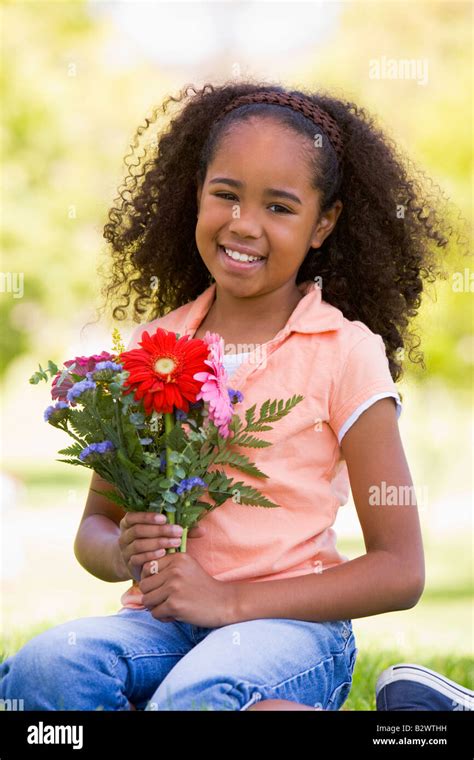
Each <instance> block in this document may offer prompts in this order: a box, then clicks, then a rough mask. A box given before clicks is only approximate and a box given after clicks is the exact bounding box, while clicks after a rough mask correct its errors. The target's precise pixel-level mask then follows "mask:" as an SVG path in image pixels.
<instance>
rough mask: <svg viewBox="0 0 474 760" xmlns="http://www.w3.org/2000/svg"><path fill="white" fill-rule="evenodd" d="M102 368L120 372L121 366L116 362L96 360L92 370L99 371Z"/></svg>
mask: <svg viewBox="0 0 474 760" xmlns="http://www.w3.org/2000/svg"><path fill="white" fill-rule="evenodd" d="M104 369H110V370H112V372H121V371H122V370H123V367H122V365H121V364H117V363H116V362H97V364H96V365H95V369H94V372H100V371H101V370H104Z"/></svg>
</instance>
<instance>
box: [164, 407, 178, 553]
mask: <svg viewBox="0 0 474 760" xmlns="http://www.w3.org/2000/svg"><path fill="white" fill-rule="evenodd" d="M174 421H175V420H174V412H166V413H165V433H166V435H168V433H170V432H171V431H172V429H173V427H174ZM170 454H171V447H170V446H168V444H167V445H166V478H167V479H168V480H173V476H174V465H173V462H172V461H171V457H170ZM165 512H166V515H167V517H168V522H169V523H170V524H171V525H173V524H174V523H175V512H168V511H167V509H166V506H165ZM175 552H176V549H175V548H174V547H173V548H170V549H168V553H169V554H173V553H175Z"/></svg>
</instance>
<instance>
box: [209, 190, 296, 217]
mask: <svg viewBox="0 0 474 760" xmlns="http://www.w3.org/2000/svg"><path fill="white" fill-rule="evenodd" d="M214 195H215V196H216V197H217V198H223V199H224V200H228V198H229V197H230V198H235V195H234V194H233V193H214ZM225 196H227V198H226V197H225ZM269 208H279V209H282V211H283V213H285V214H292V213H293V211H290V209H288V208H286V207H285V206H281V205H280V204H279V203H272V205H271V206H269ZM282 211H278V212H276V213H278V214H281V213H282Z"/></svg>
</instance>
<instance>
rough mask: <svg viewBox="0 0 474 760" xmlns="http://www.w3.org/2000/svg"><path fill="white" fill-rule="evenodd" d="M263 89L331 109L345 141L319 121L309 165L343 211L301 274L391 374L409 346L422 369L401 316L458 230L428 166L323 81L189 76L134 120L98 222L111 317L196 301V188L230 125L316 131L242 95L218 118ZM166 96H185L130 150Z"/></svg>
mask: <svg viewBox="0 0 474 760" xmlns="http://www.w3.org/2000/svg"><path fill="white" fill-rule="evenodd" d="M263 90H265V91H272V92H280V93H287V94H295V95H299V96H304V97H305V98H307V99H309V100H311V101H312V102H313V103H314V104H316V105H318V106H319V107H320V108H322V109H323V110H325V111H326V112H327V113H328V114H329V115H330V116H332V118H333V119H335V121H336V122H337V124H338V126H339V129H340V130H341V132H342V137H343V141H344V158H343V162H342V166H341V165H339V164H338V162H337V160H336V155H335V152H334V149H333V148H332V146H331V144H330V143H329V141H328V139H327V137H326V136H325V135H324V134H323V133H322V132H321V130H319V133H320V135H321V138H320V139H321V141H322V150H321V151H318V163H317V165H314V166H313V167H312V174H313V183H314V185H313V186H314V188H315V189H317V190H319V191H320V193H321V204H322V208H321V210H322V211H325V210H327V209H329V208H330V207H331V206H332V204H333V203H334V201H335V200H336V199H338V198H339V199H340V200H341V201H342V203H343V210H342V213H341V214H340V217H339V219H338V222H337V224H336V226H335V228H334V230H333V231H332V233H331V234H330V235H329V236H328V237H327V238H326V239H325V241H324V243H323V244H322V246H321V248H320V249H319V252H318V254H317V255H315V252H314V250H313V249H310V250H309V252H308V255H307V256H306V258H305V259H304V261H303V262H302V264H301V266H300V268H299V270H298V273H297V277H296V284H299V283H300V282H302V281H304V280H314V279H315V278H316V277H319V278H321V281H322V289H323V298H324V300H325V301H326V302H328V303H330V304H332V305H334V306H336V307H337V308H338V309H340V310H341V311H342V313H343V314H344V316H345V317H346V318H347V319H349V320H360V321H362V322H363V323H364V324H365V325H367V327H368V328H369V329H370V330H372V331H373V332H374V333H378V334H380V335H381V336H382V338H383V341H384V343H385V347H386V352H387V358H388V361H389V367H390V372H391V375H392V378H393V379H394V381H397V380H398V379H400V377H401V376H402V356H403V353H404V352H406V347H407V346H408V347H409V351H408V355H409V357H410V359H411V361H413V362H416V363H420V362H421V364H422V366H423V368H424V364H423V354H422V352H418V353H417V352H416V348H417V347H418V346H419V344H420V340H419V338H418V336H416V335H414V334H412V333H409V332H408V325H409V321H410V320H411V318H413V317H414V316H415V315H416V314H417V311H418V309H419V307H420V304H421V293H422V291H423V278H424V279H426V280H427V281H428V282H431V283H432V282H434V281H435V280H436V278H437V276H438V275H439V276H441V277H442V278H443V279H445V278H446V276H447V274H446V273H445V272H444V271H443V270H442V269H441V268H440V267H439V266H438V264H437V261H436V256H435V255H434V250H433V249H434V248H435V247H436V248H446V246H448V243H449V242H450V239H451V237H452V233H453V227H452V224H451V223H450V222H449V221H448V219H449V215H448V214H447V213H446V210H445V208H444V206H443V205H442V201H444V200H445V199H444V195H443V194H442V192H441V191H440V190H439V188H437V186H434V187H435V189H436V190H437V192H435V193H430V192H428V191H427V190H426V188H425V187H424V186H423V183H422V181H421V178H422V177H424V176H425V175H424V172H422V171H420V170H418V169H415V168H414V167H413V164H412V162H411V161H410V160H409V159H406V158H402V157H401V156H400V154H399V152H398V150H397V147H396V145H395V143H394V141H393V140H392V139H391V138H390V137H388V136H387V134H384V132H383V131H382V130H381V129H380V128H379V127H377V126H376V125H375V123H374V117H373V116H371V115H369V114H368V113H367V111H366V110H365V109H364V108H362V107H361V106H358V105H355V104H354V103H351V102H343V101H342V100H339V99H336V98H335V97H332V96H331V95H330V94H327V93H322V92H320V91H319V92H317V93H313V92H305V91H304V90H290V89H285V88H284V87H282V86H281V85H279V84H268V83H266V82H252V81H251V80H249V79H247V80H246V81H238V82H236V81H231V82H227V83H224V84H222V85H220V86H215V85H212V84H206V85H204V86H203V87H202V89H196V88H195V87H194V86H193V85H186V86H185V87H184V88H182V90H181V92H180V93H179V94H178V97H173V96H172V95H170V96H168V97H167V98H166V99H165V100H164V101H163V103H162V104H161V106H158V107H157V108H155V109H154V110H153V112H152V116H151V118H150V119H148V118H147V119H145V124H144V125H140V126H139V127H138V129H137V132H136V134H135V136H134V138H133V140H132V143H131V152H130V153H128V154H127V155H126V156H125V159H124V162H125V165H126V166H127V167H128V175H127V176H126V178H125V180H124V181H123V184H122V185H121V187H120V188H119V190H118V197H117V198H115V200H114V204H115V205H113V207H112V208H111V209H110V211H109V213H108V219H109V221H108V223H107V224H106V225H105V227H104V233H103V234H104V238H105V239H106V240H107V241H108V243H109V247H110V249H111V253H112V265H111V267H110V270H109V273H108V278H107V282H106V285H105V286H104V287H103V289H102V293H103V294H104V295H105V298H106V305H107V304H108V303H109V302H110V301H112V304H113V306H114V308H113V311H112V315H113V318H114V319H118V320H122V319H125V318H127V316H128V312H129V311H130V308H129V307H130V302H131V298H132V295H133V314H132V316H133V319H134V321H135V322H141V321H144V320H143V319H142V315H143V314H146V315H147V316H146V321H150V320H152V319H155V318H156V317H158V316H163V315H164V314H166V313H168V312H169V311H171V310H174V309H176V308H178V307H179V306H182V305H183V304H185V303H187V302H189V301H191V300H194V299H195V298H196V297H197V296H198V295H199V294H200V293H202V291H203V290H205V289H206V288H207V287H208V286H209V285H210V284H211V282H212V281H213V279H212V277H211V275H210V272H209V271H208V269H207V268H206V266H205V265H204V263H203V261H202V259H201V256H200V254H199V251H198V250H197V246H196V241H195V228H196V217H197V198H196V191H197V185H198V183H201V182H203V181H204V178H205V175H206V170H207V166H208V165H209V164H210V162H211V161H212V159H213V157H214V155H215V153H216V149H217V147H218V145H219V141H220V140H221V138H222V136H223V134H224V131H225V130H227V129H228V127H229V125H231V124H235V123H236V122H239V121H241V120H243V119H247V118H249V117H250V116H254V115H256V114H257V115H265V116H268V115H270V114H271V115H272V116H274V117H275V118H276V119H279V120H280V122H282V123H284V124H285V125H287V126H288V127H289V128H291V129H293V130H294V131H295V132H296V133H298V134H301V135H306V136H308V137H310V138H311V140H314V136H315V134H318V127H317V126H316V125H315V124H314V123H313V122H312V121H310V120H309V119H308V118H306V117H305V116H303V115H302V114H301V113H296V112H295V111H293V110H292V109H290V108H284V107H282V106H280V105H269V104H264V105H262V104H258V103H252V104H250V105H245V106H241V107H240V108H238V109H236V110H235V111H231V112H230V113H228V114H226V115H225V116H224V118H221V119H220V121H218V122H217V123H216V119H217V117H218V116H219V115H221V114H222V110H223V108H224V107H225V106H226V105H227V104H228V103H229V102H230V101H231V100H233V99H234V98H236V97H238V96H240V95H247V94H250V93H253V92H259V91H263ZM171 103H172V104H177V105H178V106H180V108H179V111H178V113H176V114H175V115H174V116H173V117H172V118H170V120H169V124H168V125H167V127H165V128H164V129H163V130H162V132H161V133H160V135H159V138H158V139H155V140H154V142H149V144H148V145H146V146H144V147H143V150H142V153H141V155H140V156H139V155H137V149H138V147H139V141H140V138H141V136H142V135H143V134H144V133H145V132H146V130H147V129H148V127H149V126H150V124H154V123H155V122H156V120H157V118H158V115H159V114H160V111H162V112H163V114H166V113H167V108H168V106H169V105H170V104H171ZM315 153H316V152H315ZM315 161H316V159H315ZM430 182H431V185H432V186H433V182H432V181H431V180H430ZM153 283H154V284H153Z"/></svg>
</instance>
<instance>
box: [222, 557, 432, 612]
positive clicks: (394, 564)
mask: <svg viewBox="0 0 474 760" xmlns="http://www.w3.org/2000/svg"><path fill="white" fill-rule="evenodd" d="M232 585H233V589H232V591H233V594H232V597H233V604H232V606H231V609H230V611H229V615H230V617H232V618H233V619H232V620H230V621H229V622H230V623H232V622H239V621H244V620H255V619H258V618H291V619H294V620H307V621H310V622H316V623H317V622H323V621H326V620H346V619H352V618H361V617H367V616H369V615H378V614H380V613H382V612H393V611H395V610H402V609H409V608H410V607H413V606H414V605H415V604H416V603H417V601H418V599H419V597H420V596H421V593H422V589H421V587H420V583H419V581H417V580H416V579H414V578H413V577H411V576H410V575H409V574H408V573H407V571H406V570H404V569H403V567H402V564H401V562H400V561H399V560H398V559H397V558H396V557H394V556H393V555H391V554H389V553H388V552H384V551H372V552H369V553H367V554H365V555H364V556H362V557H357V559H353V560H349V561H347V562H344V563H342V564H340V565H337V566H335V567H331V568H329V569H328V570H324V571H323V572H322V573H309V574H308V575H303V576H299V577H296V578H284V579H280V580H275V581H254V582H251V583H246V582H244V581H242V582H239V581H237V582H235V583H233V584H232Z"/></svg>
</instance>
